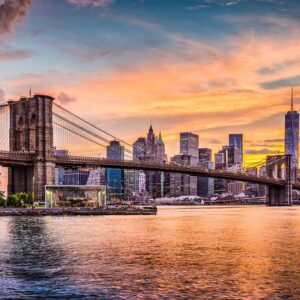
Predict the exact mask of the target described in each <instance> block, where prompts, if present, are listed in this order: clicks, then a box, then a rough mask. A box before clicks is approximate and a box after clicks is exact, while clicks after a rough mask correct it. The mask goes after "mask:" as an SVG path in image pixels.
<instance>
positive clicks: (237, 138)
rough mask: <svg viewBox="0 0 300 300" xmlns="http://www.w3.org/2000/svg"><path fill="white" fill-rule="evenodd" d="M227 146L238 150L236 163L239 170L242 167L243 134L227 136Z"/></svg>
mask: <svg viewBox="0 0 300 300" xmlns="http://www.w3.org/2000/svg"><path fill="white" fill-rule="evenodd" d="M229 146H232V147H236V148H237V149H238V155H237V163H239V164H240V166H241V168H243V166H244V137H243V134H241V133H238V134H229Z"/></svg>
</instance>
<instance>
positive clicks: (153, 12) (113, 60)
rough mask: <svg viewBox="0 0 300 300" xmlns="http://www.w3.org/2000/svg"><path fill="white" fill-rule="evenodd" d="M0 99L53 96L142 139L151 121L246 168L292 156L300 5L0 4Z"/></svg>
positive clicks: (10, 0)
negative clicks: (226, 151) (238, 137)
mask: <svg viewBox="0 0 300 300" xmlns="http://www.w3.org/2000/svg"><path fill="white" fill-rule="evenodd" d="M0 66H1V68H0V70H1V71H0V99H1V102H3V101H5V100H7V99H18V98H19V97H20V96H21V95H28V90H29V85H31V86H32V89H33V92H34V93H46V94H49V95H51V96H53V97H55V98H56V101H57V103H60V104H61V105H63V106H64V107H66V108H68V109H70V110H71V111H73V112H75V113H77V114H80V115H81V116H82V117H84V118H86V119H88V120H90V121H91V122H93V123H95V124H97V125H99V126H100V127H101V128H103V129H105V130H108V131H110V132H112V133H113V134H115V135H117V136H119V137H122V138H123V139H125V140H127V141H129V142H133V141H134V140H135V139H136V138H137V137H138V136H143V135H145V134H146V131H147V130H148V127H149V123H150V121H151V120H152V124H153V127H154V130H155V131H156V132H157V133H158V132H159V131H161V132H162V134H163V138H164V140H165V143H166V149H167V152H168V155H169V156H171V155H173V154H175V153H177V152H178V151H179V132H181V131H193V132H195V133H198V134H199V136H200V146H201V147H211V148H212V149H213V150H214V151H217V150H219V149H220V148H221V146H222V145H225V144H227V143H228V134H229V133H243V134H244V136H245V140H246V142H245V147H246V161H247V162H249V161H251V160H253V159H254V160H255V159H259V158H260V157H261V155H265V154H267V153H275V152H277V151H278V150H280V151H283V136H284V124H283V120H284V114H285V112H286V111H287V110H289V101H290V86H291V85H294V86H295V99H296V109H298V108H299V107H298V103H297V102H298V101H297V99H298V94H300V87H299V88H297V85H298V84H299V83H300V1H299V0H236V1H233V0H231V1H229V0H228V1H227V0H185V1H183V0H180V1H179V0H178V1H176V0H32V1H31V0H0ZM299 109H300V108H299Z"/></svg>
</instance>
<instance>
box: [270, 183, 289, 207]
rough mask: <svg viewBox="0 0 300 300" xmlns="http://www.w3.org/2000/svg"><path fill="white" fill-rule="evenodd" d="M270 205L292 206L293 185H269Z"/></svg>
mask: <svg viewBox="0 0 300 300" xmlns="http://www.w3.org/2000/svg"><path fill="white" fill-rule="evenodd" d="M267 205H268V206H290V205H292V185H291V184H286V185H284V186H275V185H270V186H268V192H267Z"/></svg>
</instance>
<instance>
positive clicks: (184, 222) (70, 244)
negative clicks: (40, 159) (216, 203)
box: [0, 206, 300, 299]
mask: <svg viewBox="0 0 300 300" xmlns="http://www.w3.org/2000/svg"><path fill="white" fill-rule="evenodd" d="M40 298H45V299H259V298H264V299H296V298H298V299H299V298H300V207H282V208H280V207H277V208H276V207H261V206H260V207H255V206H243V207H225V206H223V207H199V206H198V207H196V206H194V207H191V206H190V207H159V208H158V214H157V216H90V217H88V216H87V217H85V216H84V217H83V216H81V217H70V216H69V217H31V218H30V217H27V218H26V217H2V218H0V299H40Z"/></svg>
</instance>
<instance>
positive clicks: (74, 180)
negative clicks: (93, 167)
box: [63, 170, 89, 185]
mask: <svg viewBox="0 0 300 300" xmlns="http://www.w3.org/2000/svg"><path fill="white" fill-rule="evenodd" d="M88 177H89V170H64V177H63V185H86V183H87V180H88Z"/></svg>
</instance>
